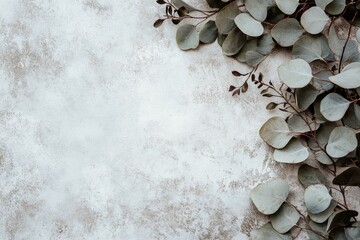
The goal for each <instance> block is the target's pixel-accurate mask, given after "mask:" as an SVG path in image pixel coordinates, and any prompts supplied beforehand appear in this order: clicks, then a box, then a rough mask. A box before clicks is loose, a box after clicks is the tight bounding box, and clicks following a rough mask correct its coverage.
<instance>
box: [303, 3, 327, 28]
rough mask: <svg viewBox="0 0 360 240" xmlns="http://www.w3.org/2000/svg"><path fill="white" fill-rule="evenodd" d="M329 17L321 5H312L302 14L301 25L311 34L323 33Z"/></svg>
mask: <svg viewBox="0 0 360 240" xmlns="http://www.w3.org/2000/svg"><path fill="white" fill-rule="evenodd" d="M328 20H329V17H328V16H327V15H326V13H325V12H324V10H322V9H321V8H320V7H311V8H309V9H308V10H306V11H305V12H304V13H303V14H302V15H301V19H300V22H301V25H302V26H303V27H304V29H305V30H306V31H307V32H308V33H310V34H318V33H321V32H322V30H323V29H324V27H325V25H326V23H327V21H328Z"/></svg>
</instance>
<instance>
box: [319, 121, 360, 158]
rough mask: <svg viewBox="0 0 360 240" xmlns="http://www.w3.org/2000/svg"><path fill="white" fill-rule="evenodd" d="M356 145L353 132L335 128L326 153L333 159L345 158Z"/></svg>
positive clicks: (344, 128) (343, 128)
mask: <svg viewBox="0 0 360 240" xmlns="http://www.w3.org/2000/svg"><path fill="white" fill-rule="evenodd" d="M357 145H358V141H357V139H356V135H355V132H354V131H353V130H351V129H349V128H347V127H342V126H341V127H336V128H334V130H333V131H332V132H331V134H330V137H329V142H328V145H327V146H326V152H327V153H328V154H329V155H330V156H331V157H334V158H340V157H345V156H346V155H347V154H349V153H350V152H352V151H354V150H355V149H356V147H357Z"/></svg>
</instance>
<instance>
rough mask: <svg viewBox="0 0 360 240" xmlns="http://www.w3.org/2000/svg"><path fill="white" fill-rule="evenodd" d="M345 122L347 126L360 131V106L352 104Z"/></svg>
mask: <svg viewBox="0 0 360 240" xmlns="http://www.w3.org/2000/svg"><path fill="white" fill-rule="evenodd" d="M343 122H344V124H345V125H346V126H348V127H351V128H353V129H360V106H359V105H358V104H356V103H352V104H351V105H350V107H349V109H348V110H347V112H346V113H345V116H344V118H343Z"/></svg>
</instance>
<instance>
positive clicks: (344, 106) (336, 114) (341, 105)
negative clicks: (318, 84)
mask: <svg viewBox="0 0 360 240" xmlns="http://www.w3.org/2000/svg"><path fill="white" fill-rule="evenodd" d="M350 103H351V102H350V101H348V100H347V99H346V98H344V97H342V96H341V95H340V94H337V93H329V94H328V95H326V97H324V98H323V100H321V103H320V112H321V114H322V115H323V116H324V117H325V118H326V119H327V120H329V121H332V122H335V121H339V120H340V119H342V118H343V117H344V115H345V113H346V111H347V110H348V108H349V106H350Z"/></svg>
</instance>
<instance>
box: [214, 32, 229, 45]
mask: <svg viewBox="0 0 360 240" xmlns="http://www.w3.org/2000/svg"><path fill="white" fill-rule="evenodd" d="M227 36H228V35H225V34H219V36H218V39H217V42H218V44H219V45H220V46H221V47H222V45H223V43H224V41H225V39H226V37H227Z"/></svg>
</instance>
